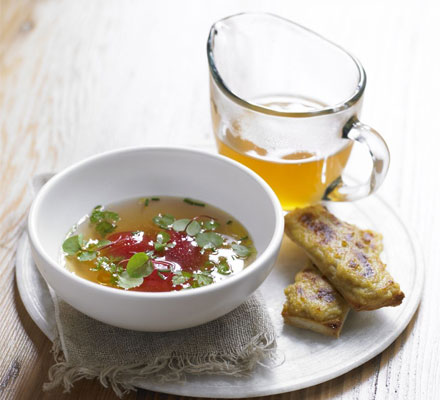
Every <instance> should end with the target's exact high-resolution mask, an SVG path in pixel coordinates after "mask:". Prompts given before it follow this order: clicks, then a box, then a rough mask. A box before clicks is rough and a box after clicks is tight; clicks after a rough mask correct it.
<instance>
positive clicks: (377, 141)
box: [323, 117, 390, 201]
mask: <svg viewBox="0 0 440 400" xmlns="http://www.w3.org/2000/svg"><path fill="white" fill-rule="evenodd" d="M342 137H343V138H345V139H350V140H353V141H355V142H359V143H362V144H363V145H364V146H366V147H367V149H368V151H369V153H370V156H371V159H372V161H373V168H372V170H371V174H370V177H369V178H368V180H367V182H364V183H361V184H355V185H349V184H347V183H345V182H344V181H343V179H342V178H341V177H339V178H338V179H337V180H335V181H334V182H333V183H332V184H331V185H330V186H329V187H328V188H327V190H326V193H325V195H324V197H323V200H331V201H351V200H358V199H361V198H363V197H366V196H368V195H370V194H371V193H373V192H375V191H376V190H377V189H378V188H379V186H380V185H381V184H382V182H383V180H384V179H385V176H386V174H387V172H388V167H389V165H390V152H389V150H388V146H387V144H386V143H385V140H383V138H382V136H380V134H379V133H378V132H377V131H376V130H374V129H373V128H371V127H370V126H368V125H365V124H364V123H362V122H360V121H359V120H358V119H357V118H356V117H352V118H351V119H350V120H349V121H348V122H347V123H346V124H345V126H344V129H343V134H342Z"/></svg>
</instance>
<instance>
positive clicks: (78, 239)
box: [63, 235, 83, 256]
mask: <svg viewBox="0 0 440 400" xmlns="http://www.w3.org/2000/svg"><path fill="white" fill-rule="evenodd" d="M82 245H83V239H82V235H75V236H71V237H69V238H67V239H66V240H65V241H64V243H63V251H64V252H65V253H67V254H68V255H69V256H73V255H75V254H76V253H77V252H78V251H80V250H81V248H82Z"/></svg>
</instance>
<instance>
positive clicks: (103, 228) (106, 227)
mask: <svg viewBox="0 0 440 400" xmlns="http://www.w3.org/2000/svg"><path fill="white" fill-rule="evenodd" d="M115 228H116V227H115V226H114V225H113V224H111V223H110V222H107V221H101V222H99V223H98V224H97V225H96V228H95V229H96V231H97V232H98V233H99V234H100V235H101V236H102V237H104V236H106V235H107V234H109V233H111V232H113V231H114V230H115Z"/></svg>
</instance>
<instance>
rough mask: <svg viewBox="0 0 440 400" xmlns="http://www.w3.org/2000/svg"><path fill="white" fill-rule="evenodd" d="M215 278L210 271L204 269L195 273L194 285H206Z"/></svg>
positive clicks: (192, 284)
mask: <svg viewBox="0 0 440 400" xmlns="http://www.w3.org/2000/svg"><path fill="white" fill-rule="evenodd" d="M213 281H214V279H213V278H212V276H211V275H210V273H209V272H208V271H202V272H199V273H196V272H195V273H193V281H192V283H191V286H192V287H199V286H206V285H209V284H210V283H212V282H213Z"/></svg>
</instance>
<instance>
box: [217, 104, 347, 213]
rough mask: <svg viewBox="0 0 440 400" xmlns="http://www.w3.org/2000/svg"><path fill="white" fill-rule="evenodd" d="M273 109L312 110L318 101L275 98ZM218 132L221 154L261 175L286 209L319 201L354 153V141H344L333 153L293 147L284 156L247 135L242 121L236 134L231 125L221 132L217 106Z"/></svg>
mask: <svg viewBox="0 0 440 400" xmlns="http://www.w3.org/2000/svg"><path fill="white" fill-rule="evenodd" d="M259 104H261V105H263V106H265V107H267V108H270V109H278V110H290V111H302V110H304V111H309V110H310V109H312V108H314V107H315V106H316V103H315V102H312V101H305V100H304V99H300V100H298V99H295V100H294V101H289V102H286V101H283V102H281V101H278V102H276V101H273V102H266V103H264V104H262V103H259ZM212 113H213V124H214V132H215V133H216V141H217V148H218V151H219V153H220V154H223V155H225V156H227V157H230V158H232V159H234V160H236V161H238V162H240V163H242V164H244V165H246V166H247V167H249V168H251V169H252V170H253V171H255V172H256V173H257V174H258V175H260V176H261V177H262V178H263V179H264V180H265V181H266V182H267V183H268V184H269V185H270V186H271V187H272V189H273V190H274V192H275V193H276V195H277V196H278V199H279V200H280V202H281V205H282V207H283V209H284V210H292V209H294V208H297V207H305V206H308V205H310V204H314V203H317V202H319V201H320V200H321V199H322V197H323V196H324V194H325V192H326V189H327V188H328V187H329V186H330V185H331V184H332V183H333V182H334V181H336V180H337V179H338V178H339V177H340V176H341V174H342V171H343V169H344V167H345V165H346V163H347V161H348V158H349V156H350V152H351V148H352V142H351V141H347V142H346V143H344V142H341V144H342V145H341V147H340V148H339V149H338V150H337V151H335V152H333V153H331V154H326V155H322V154H316V153H314V152H313V151H304V150H300V151H292V152H289V153H287V154H284V155H282V156H279V155H277V154H270V151H269V150H266V149H263V148H260V147H258V146H257V145H255V144H254V143H252V142H251V141H249V140H247V139H243V138H242V137H241V136H240V134H237V132H236V131H237V130H239V129H241V128H240V125H239V124H234V123H232V128H231V129H232V130H234V134H233V133H232V132H231V131H230V130H229V128H227V129H226V130H225V132H223V134H222V135H221V136H222V137H220V135H219V134H218V133H219V131H218V129H219V126H218V121H219V119H220V118H219V116H218V115H216V110H215V107H213V110H212Z"/></svg>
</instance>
